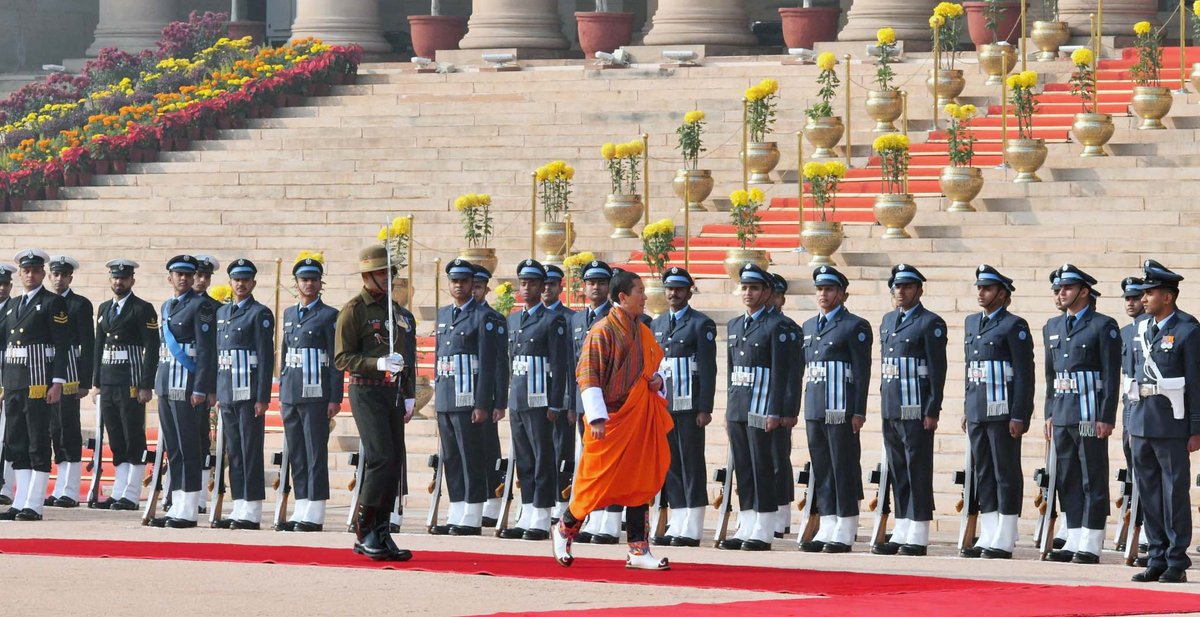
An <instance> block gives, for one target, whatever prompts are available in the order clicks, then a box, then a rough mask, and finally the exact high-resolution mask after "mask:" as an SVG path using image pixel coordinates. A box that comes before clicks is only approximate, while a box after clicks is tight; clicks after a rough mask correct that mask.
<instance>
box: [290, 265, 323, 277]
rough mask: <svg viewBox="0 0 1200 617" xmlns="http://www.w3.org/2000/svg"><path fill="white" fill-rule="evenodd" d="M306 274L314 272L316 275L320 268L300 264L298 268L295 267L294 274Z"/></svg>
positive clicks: (319, 272)
mask: <svg viewBox="0 0 1200 617" xmlns="http://www.w3.org/2000/svg"><path fill="white" fill-rule="evenodd" d="M306 274H316V275H317V276H320V275H321V269H320V268H318V267H316V266H300V267H299V268H296V274H295V276H304V275H306Z"/></svg>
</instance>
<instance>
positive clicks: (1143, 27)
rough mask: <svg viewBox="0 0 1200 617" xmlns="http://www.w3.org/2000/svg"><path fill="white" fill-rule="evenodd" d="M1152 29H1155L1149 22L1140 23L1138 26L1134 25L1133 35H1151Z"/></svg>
mask: <svg viewBox="0 0 1200 617" xmlns="http://www.w3.org/2000/svg"><path fill="white" fill-rule="evenodd" d="M1152 29H1153V28H1152V27H1151V26H1150V22H1148V21H1139V22H1137V23H1136V24H1133V33H1134V34H1136V35H1138V36H1145V35H1147V34H1150V30H1152Z"/></svg>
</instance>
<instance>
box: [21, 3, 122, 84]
mask: <svg viewBox="0 0 1200 617" xmlns="http://www.w3.org/2000/svg"><path fill="white" fill-rule="evenodd" d="M98 7H99V5H98V3H97V1H96V0H0V71H4V72H12V71H26V70H30V69H40V68H41V66H42V65H43V64H47V63H58V62H61V61H62V59H63V58H67V57H79V56H82V55H83V51H84V49H86V48H87V46H88V44H89V43H91V42H92V31H93V30H94V29H95V28H96V20H97V18H98Z"/></svg>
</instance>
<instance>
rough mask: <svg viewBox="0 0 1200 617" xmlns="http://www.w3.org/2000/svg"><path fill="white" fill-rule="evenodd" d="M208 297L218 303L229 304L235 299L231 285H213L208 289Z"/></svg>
mask: <svg viewBox="0 0 1200 617" xmlns="http://www.w3.org/2000/svg"><path fill="white" fill-rule="evenodd" d="M208 295H210V296H212V297H213V299H214V300H216V301H217V302H229V300H230V299H231V298H233V288H232V287H230V286H229V285H213V286H212V287H210V288H209V289H208Z"/></svg>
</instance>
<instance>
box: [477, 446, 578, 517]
mask: <svg viewBox="0 0 1200 617" xmlns="http://www.w3.org/2000/svg"><path fill="white" fill-rule="evenodd" d="M509 429H512V426H511V424H510V426H509ZM513 433H514V431H512V430H509V431H508V456H509V458H507V459H503V458H502V459H500V460H501V462H502V464H503V465H504V491H503V492H502V494H501V495H500V516H499V517H497V518H496V537H497V538H499V537H500V534H501V533H503V532H504V530H505V529H508V512H509V510H510V509H512V500H513V485H514V484H515V482H514V480H515V476H516V472H517V465H516V462H515V461H514V460H513V457H514V456H515V455H516V450H514V449H513V448H515V447H516V437H514V435H513ZM576 449H578V448H576ZM571 482H572V486H574V478H572V480H571ZM567 488H568V490H569V489H570V488H571V487H567ZM568 501H569V499H568Z"/></svg>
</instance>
